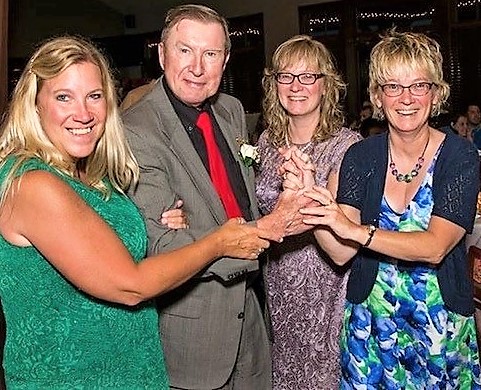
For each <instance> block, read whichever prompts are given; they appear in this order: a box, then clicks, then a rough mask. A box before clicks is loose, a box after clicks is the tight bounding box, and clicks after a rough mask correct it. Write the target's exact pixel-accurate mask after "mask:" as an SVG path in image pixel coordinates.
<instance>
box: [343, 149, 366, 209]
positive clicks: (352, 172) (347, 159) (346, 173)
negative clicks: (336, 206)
mask: <svg viewBox="0 0 481 390" xmlns="http://www.w3.org/2000/svg"><path fill="white" fill-rule="evenodd" d="M363 142H364V141H361V142H359V143H358V144H353V145H351V146H350V147H349V149H348V150H347V151H346V154H345V155H344V158H343V160H342V163H341V168H340V171H339V188H338V190H337V202H338V203H343V204H347V205H349V206H352V207H354V208H356V209H358V210H361V209H362V203H363V199H364V193H365V188H366V185H365V181H366V179H367V175H366V174H365V173H364V172H363V171H364V169H363V167H364V164H363V160H362V159H361V158H360V157H359V154H360V153H359V152H360V151H362V148H361V147H360V146H362V143H363Z"/></svg>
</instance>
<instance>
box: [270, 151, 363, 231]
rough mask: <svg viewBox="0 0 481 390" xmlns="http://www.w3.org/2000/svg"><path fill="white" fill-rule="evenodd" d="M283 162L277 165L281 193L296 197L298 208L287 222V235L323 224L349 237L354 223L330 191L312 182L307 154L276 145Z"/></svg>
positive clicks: (313, 173)
mask: <svg viewBox="0 0 481 390" xmlns="http://www.w3.org/2000/svg"><path fill="white" fill-rule="evenodd" d="M279 152H280V153H281V155H282V156H283V157H284V160H285V161H284V163H283V164H282V165H281V167H280V168H279V175H280V176H281V177H282V179H283V183H282V186H283V188H284V191H283V193H282V195H281V196H283V195H284V194H285V195H286V196H287V195H288V196H292V197H294V198H300V200H299V201H298V204H299V205H301V207H300V208H299V210H298V213H297V215H296V216H295V217H294V218H293V219H292V220H291V221H290V223H289V229H290V228H291V227H292V229H290V230H291V231H290V232H289V234H299V233H302V232H304V231H307V230H309V229H311V228H312V227H313V226H317V228H320V229H323V228H325V227H326V226H327V227H329V228H330V229H331V231H333V232H334V233H336V235H338V236H339V237H340V238H344V239H349V237H348V236H347V235H348V231H349V229H350V228H352V227H353V226H354V225H355V224H354V223H353V222H352V221H351V220H350V219H349V218H348V217H347V216H346V215H345V214H344V212H343V211H342V210H341V208H340V207H339V205H338V204H337V203H336V201H335V199H334V196H333V194H332V193H331V192H330V191H329V190H328V189H327V188H325V187H321V186H316V185H315V172H316V168H315V165H314V164H313V162H312V160H311V157H310V156H309V155H308V154H306V153H303V152H302V151H300V150H299V149H298V148H297V147H296V146H291V147H290V148H288V149H287V148H280V149H279Z"/></svg>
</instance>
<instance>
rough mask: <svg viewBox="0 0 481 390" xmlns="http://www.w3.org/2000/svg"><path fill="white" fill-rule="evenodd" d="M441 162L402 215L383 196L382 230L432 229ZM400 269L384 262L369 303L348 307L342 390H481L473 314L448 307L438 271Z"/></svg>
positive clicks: (419, 267) (420, 265)
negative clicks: (434, 183) (436, 175)
mask: <svg viewBox="0 0 481 390" xmlns="http://www.w3.org/2000/svg"><path fill="white" fill-rule="evenodd" d="M436 158H437V155H436V156H435V159H434V160H433V163H432V164H431V166H430V167H429V169H428V172H427V174H426V177H425V178H424V180H423V183H422V184H421V186H420V188H419V190H418V191H417V193H416V195H415V196H414V198H413V200H412V201H411V202H410V204H409V206H408V207H407V208H406V210H405V211H404V212H403V213H396V212H395V211H394V210H392V208H391V207H390V206H389V204H388V203H387V200H386V199H385V198H384V197H383V199H382V204H381V215H380V218H379V227H380V228H381V229H384V230H392V231H406V232H408V231H422V230H426V229H427V227H428V224H429V221H430V219H431V213H432V209H433V196H432V195H433V194H432V181H433V171H434V166H435V162H436ZM411 264H412V263H411ZM399 265H400V264H399V263H397V262H396V261H395V260H393V261H389V260H388V259H386V261H384V262H381V263H380V264H379V270H378V274H377V278H376V281H375V284H374V287H373V289H372V291H371V293H370V294H369V296H368V298H367V299H366V300H365V301H364V302H362V303H360V304H353V303H350V302H348V303H347V306H346V312H345V315H344V324H343V330H342V333H341V361H342V368H343V369H342V383H341V388H342V389H372V390H374V389H412V390H417V389H433V390H434V389H465V390H468V389H481V379H480V374H481V373H480V366H479V357H478V348H477V343H476V330H475V324H474V318H473V316H471V317H465V316H463V315H461V314H458V313H455V312H453V311H451V310H449V309H448V308H447V307H446V306H445V304H444V301H443V298H442V295H441V292H440V289H439V284H438V278H437V273H436V269H435V268H434V267H430V266H429V265H426V264H424V263H416V264H415V265H413V266H410V267H405V268H403V267H400V266H399Z"/></svg>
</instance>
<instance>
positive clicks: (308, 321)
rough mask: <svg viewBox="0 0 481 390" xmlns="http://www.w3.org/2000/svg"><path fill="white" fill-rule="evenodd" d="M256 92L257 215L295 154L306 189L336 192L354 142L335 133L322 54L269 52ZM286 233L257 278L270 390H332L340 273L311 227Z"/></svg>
mask: <svg viewBox="0 0 481 390" xmlns="http://www.w3.org/2000/svg"><path fill="white" fill-rule="evenodd" d="M263 87H264V92H265V98H264V102H263V107H264V112H263V114H264V121H265V122H264V123H265V131H264V132H263V134H262V135H261V136H260V139H259V143H258V145H259V151H260V157H261V163H260V166H259V169H258V172H257V173H258V174H257V179H256V193H257V198H258V201H259V204H260V207H261V210H262V212H263V213H265V214H268V213H270V212H271V211H272V209H273V207H274V205H275V204H276V202H277V199H278V197H279V194H280V192H281V191H282V182H283V177H282V174H283V172H284V171H285V164H289V162H291V161H292V159H296V158H297V155H296V154H295V153H298V154H301V153H303V155H304V156H305V161H304V163H305V162H309V164H308V168H309V169H312V170H313V171H312V172H313V173H314V175H313V178H312V182H311V183H310V184H308V185H310V186H312V184H314V183H315V184H316V185H319V186H327V188H329V189H330V190H331V191H332V192H333V193H336V190H337V182H338V171H339V165H340V163H341V160H342V156H343V155H344V152H345V151H346V150H347V148H348V147H349V146H350V145H351V144H353V143H354V142H356V141H358V140H359V139H360V136H359V135H358V134H357V133H356V132H354V131H351V130H349V129H347V128H344V127H343V123H344V116H343V113H342V109H341V105H340V102H339V100H340V98H341V97H342V96H343V94H344V93H345V84H344V83H343V81H342V80H341V77H340V76H339V73H338V71H337V70H336V68H335V67H334V63H333V59H332V56H331V54H330V53H329V51H328V50H327V49H326V48H325V46H324V45H322V44H321V43H320V42H317V41H315V40H313V39H312V38H310V37H308V36H295V37H293V38H291V39H289V40H288V41H286V42H284V43H283V44H281V45H280V46H279V47H278V48H277V50H276V51H275V53H274V55H273V58H272V67H271V68H269V69H266V71H265V75H264V78H263ZM294 151H296V152H295V153H294V156H293V157H292V159H291V158H290V157H291V154H292V153H293V152H294ZM291 176H293V175H292V174H291ZM301 219H302V218H300V219H299V220H300V221H301ZM301 222H302V221H301ZM289 228H290V229H291V230H292V231H295V232H296V233H298V234H297V235H294V236H292V237H287V238H285V239H284V242H283V243H282V244H281V245H278V246H276V248H274V249H273V251H272V252H271V253H270V254H269V261H268V264H267V266H266V272H265V282H266V287H267V302H268V307H269V312H270V317H271V321H272V341H273V351H272V359H273V388H274V389H296V390H302V389H309V390H312V389H334V388H338V387H339V379H340V365H339V332H340V328H341V320H342V314H343V312H344V302H345V292H346V273H345V267H337V266H335V265H334V264H333V263H332V261H331V260H330V259H329V258H328V257H327V256H326V255H325V254H324V253H323V252H322V251H321V250H320V249H319V247H318V246H317V245H316V242H315V238H314V235H313V233H312V226H308V225H304V224H302V223H301V224H297V223H296V222H293V224H292V225H291V226H290V227H289Z"/></svg>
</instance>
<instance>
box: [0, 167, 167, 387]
mask: <svg viewBox="0 0 481 390" xmlns="http://www.w3.org/2000/svg"><path fill="white" fill-rule="evenodd" d="M12 164H13V158H11V159H9V160H7V162H6V164H4V165H3V166H2V167H1V168H0V180H2V181H3V180H4V179H5V176H6V175H7V174H8V172H9V170H10V168H11V166H12ZM31 170H46V171H50V172H52V173H54V174H56V175H58V176H59V177H61V178H62V179H63V180H65V181H66V182H67V183H68V184H69V185H70V186H71V187H72V188H73V189H74V190H75V191H76V192H77V193H78V194H79V195H80V197H81V198H82V199H83V200H84V201H85V202H86V203H87V204H89V205H90V207H92V209H94V210H95V211H96V212H97V213H98V214H99V215H100V216H101V217H102V218H103V219H104V220H105V221H106V222H107V223H108V224H109V225H110V226H111V227H112V229H114V230H115V232H116V233H117V234H118V236H119V237H120V238H121V240H122V241H123V242H124V244H125V246H126V247H127V248H128V250H129V251H130V253H131V254H132V256H133V258H134V259H135V260H136V261H140V260H141V259H142V258H143V257H144V255H145V252H146V237H147V235H146V230H145V225H144V222H143V220H142V217H141V215H140V214H139V212H138V210H137V208H136V207H135V205H134V204H133V203H132V202H131V201H130V200H129V199H128V198H127V197H126V196H124V195H122V194H119V193H117V192H115V191H114V192H113V193H112V196H111V198H110V199H109V200H108V201H106V200H104V199H103V198H102V196H101V194H100V193H99V192H98V191H97V190H93V189H91V188H89V187H86V186H85V185H84V184H82V183H81V182H79V181H78V180H75V179H73V178H70V177H66V176H64V175H62V174H60V173H58V172H57V171H55V170H53V169H52V168H51V167H49V166H48V165H46V164H45V163H43V162H41V161H39V160H35V159H32V160H29V161H27V162H26V163H24V164H23V166H22V167H21V170H20V171H19V174H22V173H23V172H26V171H31ZM32 196H35V194H32ZM91 234H92V235H93V236H95V232H94V231H93V232H91ZM61 239H62V237H56V236H55V232H52V240H61ZM0 297H1V300H2V304H3V308H4V314H5V319H6V322H7V339H6V344H5V352H4V362H3V365H4V369H5V377H6V383H7V387H8V389H43V390H44V389H55V390H58V389H129V390H134V389H168V388H169V386H168V379H167V373H166V369H165V365H164V359H163V354H162V346H161V342H160V336H159V332H158V314H157V312H156V309H155V306H154V303H153V302H152V301H150V302H145V303H143V304H141V305H138V306H136V307H127V306H122V305H115V304H111V303H107V302H105V301H101V300H98V299H95V298H93V297H91V296H89V295H87V294H84V293H82V292H81V291H79V290H78V289H77V288H76V287H75V286H73V285H72V284H71V283H69V282H68V281H67V280H66V279H65V278H64V277H62V275H60V274H59V273H58V272H57V271H56V270H55V269H54V268H53V267H52V266H51V265H50V264H49V262H48V261H47V260H46V259H45V258H44V257H43V256H42V255H41V254H40V252H38V251H37V250H36V249H35V248H34V247H17V246H13V245H11V244H9V243H8V242H7V241H5V240H4V239H3V237H1V236H0Z"/></svg>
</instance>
